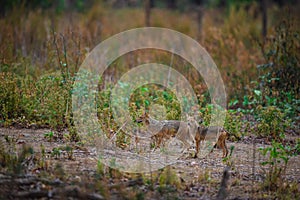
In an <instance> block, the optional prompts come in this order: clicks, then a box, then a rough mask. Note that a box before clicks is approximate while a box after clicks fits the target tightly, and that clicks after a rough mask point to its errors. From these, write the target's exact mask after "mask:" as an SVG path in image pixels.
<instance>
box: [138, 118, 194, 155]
mask: <svg viewBox="0 0 300 200" xmlns="http://www.w3.org/2000/svg"><path fill="white" fill-rule="evenodd" d="M136 122H138V123H141V122H143V123H144V124H145V125H147V126H149V129H150V131H152V130H155V129H156V130H158V131H157V133H155V134H154V135H152V136H151V140H152V144H154V146H155V147H154V150H155V149H156V148H159V147H160V146H161V145H164V144H165V141H166V140H169V139H170V138H172V137H176V138H177V139H178V140H180V141H181V142H182V143H183V145H184V149H187V148H188V147H190V146H191V143H192V142H193V141H194V140H195V134H196V132H197V131H196V130H197V128H198V126H199V125H198V123H197V122H196V121H195V120H193V119H192V118H189V119H188V122H183V121H178V120H163V121H158V120H155V119H152V118H151V117H149V115H148V114H147V113H145V114H143V115H142V116H141V117H139V118H138V119H137V120H136ZM153 132H155V131H153Z"/></svg>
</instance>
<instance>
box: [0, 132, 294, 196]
mask: <svg viewBox="0 0 300 200" xmlns="http://www.w3.org/2000/svg"><path fill="white" fill-rule="evenodd" d="M48 132H50V130H49V129H16V128H0V139H1V140H2V143H0V144H1V145H2V146H3V147H4V149H5V148H6V151H20V149H22V148H24V145H29V146H32V147H33V149H34V154H31V155H30V156H29V157H26V159H24V160H22V162H21V161H20V169H19V170H20V173H15V172H14V171H16V170H18V169H14V170H12V169H10V170H7V168H9V167H6V168H4V167H3V166H2V165H0V199H62V198H63V199H214V198H216V196H217V194H218V191H219V189H220V183H221V180H222V177H223V172H224V169H225V168H226V166H228V165H229V166H230V168H229V180H228V183H227V184H226V188H227V192H225V193H224V194H225V195H227V199H273V198H274V193H275V192H276V191H273V192H270V191H267V190H264V189H263V183H264V180H265V175H266V171H265V170H268V167H267V166H266V167H262V165H261V164H260V163H261V162H262V161H265V160H266V158H265V157H264V156H262V155H261V153H260V152H259V150H258V149H259V148H260V147H266V146H267V144H268V143H267V142H266V141H265V140H264V139H260V140H259V139H255V140H254V142H253V140H252V139H251V137H244V138H243V139H242V140H241V141H239V142H228V143H227V145H228V146H229V147H230V146H234V150H233V153H232V156H231V158H230V159H228V160H227V161H224V160H223V159H222V158H221V157H222V151H221V150H214V152H213V153H211V154H209V156H207V157H206V158H196V159H194V158H192V157H189V156H186V157H182V158H180V159H178V162H177V163H175V164H173V165H171V166H169V167H168V170H167V171H168V173H169V178H168V177H167V175H165V176H164V175H163V174H164V173H165V170H158V171H157V172H153V173H151V174H129V173H121V172H119V171H117V170H112V169H110V168H107V167H103V166H102V168H101V167H100V166H99V164H98V160H97V156H95V154H94V153H92V152H90V151H88V149H86V148H84V147H81V146H78V145H76V144H71V143H66V142H65V141H64V139H63V137H61V138H60V137H59V135H58V136H57V135H55V137H53V138H52V141H50V140H49V138H45V133H48ZM7 136H9V137H7ZM5 138H6V139H7V138H10V140H11V141H12V142H13V144H14V145H6V143H7V141H6V142H5ZM296 138H297V136H291V137H290V139H291V140H293V139H296ZM4 144H5V145H4ZM41 145H43V146H44V147H41ZM66 145H70V146H71V148H72V152H71V153H70V152H69V151H68V150H67V149H66V148H65V150H64V148H61V147H66ZM7 148H10V150H7ZM54 148H59V149H60V153H59V154H54V153H53V152H54V151H53V149H54ZM18 149H19V150H18ZM43 149H44V150H43ZM19 157H21V156H20V155H19ZM299 158H300V156H299V155H298V156H296V157H292V158H290V160H289V164H288V166H287V169H286V174H285V180H286V182H287V183H290V186H286V187H289V188H292V187H294V189H293V190H289V191H292V192H293V191H294V192H299V191H300V159H299ZM11 162H12V161H11ZM100 168H101V169H100ZM8 171H10V172H8ZM164 179H167V181H166V180H165V181H164ZM164 183H170V184H164ZM277 192H278V191H277ZM292 196H293V195H292Z"/></svg>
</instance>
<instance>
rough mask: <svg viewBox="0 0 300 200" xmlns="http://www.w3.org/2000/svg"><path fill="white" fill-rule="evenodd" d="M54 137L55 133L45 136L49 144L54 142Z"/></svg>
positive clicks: (51, 132)
mask: <svg viewBox="0 0 300 200" xmlns="http://www.w3.org/2000/svg"><path fill="white" fill-rule="evenodd" d="M53 137H54V133H53V131H50V132H48V133H45V134H44V138H46V139H47V140H48V141H49V142H52V141H53Z"/></svg>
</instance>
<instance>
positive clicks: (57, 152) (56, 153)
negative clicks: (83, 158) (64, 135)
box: [51, 147, 61, 159]
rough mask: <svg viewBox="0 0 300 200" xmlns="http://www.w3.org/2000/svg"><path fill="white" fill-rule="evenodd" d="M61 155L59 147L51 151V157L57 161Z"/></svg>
mask: <svg viewBox="0 0 300 200" xmlns="http://www.w3.org/2000/svg"><path fill="white" fill-rule="evenodd" d="M60 155H61V150H60V148H58V147H54V148H53V149H52V151H51V156H52V157H54V158H55V159H58V158H59V157H60Z"/></svg>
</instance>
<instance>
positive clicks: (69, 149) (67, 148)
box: [64, 145, 74, 160]
mask: <svg viewBox="0 0 300 200" xmlns="http://www.w3.org/2000/svg"><path fill="white" fill-rule="evenodd" d="M64 150H65V151H66V152H67V156H68V159H69V160H73V159H74V158H73V147H71V146H69V145H66V146H65V147H64Z"/></svg>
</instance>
